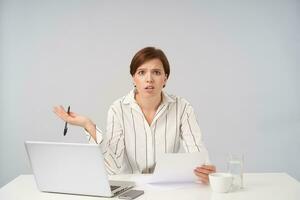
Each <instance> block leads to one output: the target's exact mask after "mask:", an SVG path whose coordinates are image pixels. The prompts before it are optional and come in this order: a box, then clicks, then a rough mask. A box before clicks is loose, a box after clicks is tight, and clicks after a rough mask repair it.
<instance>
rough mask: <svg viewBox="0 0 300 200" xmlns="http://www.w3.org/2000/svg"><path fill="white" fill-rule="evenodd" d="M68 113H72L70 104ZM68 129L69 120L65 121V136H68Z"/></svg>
mask: <svg viewBox="0 0 300 200" xmlns="http://www.w3.org/2000/svg"><path fill="white" fill-rule="evenodd" d="M68 115H70V106H69V107H68ZM67 131H68V122H67V121H66V123H65V129H64V136H66V134H67Z"/></svg>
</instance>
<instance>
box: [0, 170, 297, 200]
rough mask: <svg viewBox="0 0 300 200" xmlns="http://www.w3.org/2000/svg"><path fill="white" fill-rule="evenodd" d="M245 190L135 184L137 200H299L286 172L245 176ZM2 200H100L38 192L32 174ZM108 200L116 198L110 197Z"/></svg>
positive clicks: (6, 190)
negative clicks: (223, 191) (137, 192)
mask: <svg viewBox="0 0 300 200" xmlns="http://www.w3.org/2000/svg"><path fill="white" fill-rule="evenodd" d="M143 176H144V175H119V176H114V177H113V179H118V180H140V178H143ZM244 184H245V187H244V189H243V190H240V191H237V192H232V193H225V194H218V193H213V192H211V189H210V186H209V185H204V184H188V185H185V186H181V187H174V188H167V189H166V188H165V187H164V188H160V189H158V188H153V187H152V188H151V187H150V188H149V186H147V185H143V184H141V183H140V184H138V186H137V188H138V189H144V190H145V194H144V195H142V196H140V197H139V198H137V200H142V199H145V200H146V199H147V200H151V199H153V200H160V199H163V200H166V199H180V200H188V199H195V200H196V199H197V200H207V199H209V200H221V199H222V200H223V199H224V200H226V199H230V200H235V199H245V200H248V199H249V200H253V199H255V200H260V199H261V200H268V199H270V200H279V199H280V200H300V183H299V182H298V181H297V180H296V179H294V178H292V177H291V176H289V175H288V174H286V173H248V174H245V176H244ZM0 199H1V200H19V199H28V200H46V199H51V200H53V199H54V200H62V199H64V200H68V199H72V200H77V199H80V200H96V199H97V200H100V199H106V200H107V199H108V198H99V197H91V196H79V195H68V194H55V193H45V192H40V191H39V190H38V189H37V187H36V184H35V180H34V177H33V175H20V176H18V177H17V178H16V179H14V180H13V181H11V182H10V183H8V184H7V185H5V186H3V187H2V188H1V189H0ZM109 199H118V198H117V197H115V198H109Z"/></svg>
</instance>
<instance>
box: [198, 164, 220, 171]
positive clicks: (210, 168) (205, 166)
mask: <svg viewBox="0 0 300 200" xmlns="http://www.w3.org/2000/svg"><path fill="white" fill-rule="evenodd" d="M196 170H198V171H202V172H206V173H213V172H215V171H216V167H215V166H208V165H204V166H201V167H197V168H196Z"/></svg>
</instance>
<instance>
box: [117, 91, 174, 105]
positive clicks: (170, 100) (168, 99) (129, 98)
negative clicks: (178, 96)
mask: <svg viewBox="0 0 300 200" xmlns="http://www.w3.org/2000/svg"><path fill="white" fill-rule="evenodd" d="M135 93H136V89H133V90H131V91H130V92H129V93H128V94H127V95H126V96H125V97H124V100H123V101H122V102H123V104H132V103H136V101H135V98H134V96H135ZM162 96H163V100H162V104H168V103H173V102H175V99H174V97H172V96H170V95H169V94H167V93H166V92H164V91H163V90H162Z"/></svg>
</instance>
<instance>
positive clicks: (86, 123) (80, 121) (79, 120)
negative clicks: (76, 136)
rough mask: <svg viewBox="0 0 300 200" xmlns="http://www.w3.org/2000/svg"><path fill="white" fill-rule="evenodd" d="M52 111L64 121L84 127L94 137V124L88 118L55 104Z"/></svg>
mask: <svg viewBox="0 0 300 200" xmlns="http://www.w3.org/2000/svg"><path fill="white" fill-rule="evenodd" d="M53 112H54V113H55V114H56V115H57V116H59V117H60V118H61V119H62V120H64V121H65V122H67V123H69V124H72V125H76V126H80V127H82V128H84V129H86V130H87V131H88V132H89V133H90V134H91V136H92V137H93V138H94V139H96V126H95V124H94V123H93V122H92V120H90V119H89V118H87V117H84V116H81V115H78V114H76V113H74V112H69V113H68V112H67V111H66V110H65V109H64V107H62V106H55V107H54V108H53Z"/></svg>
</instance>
